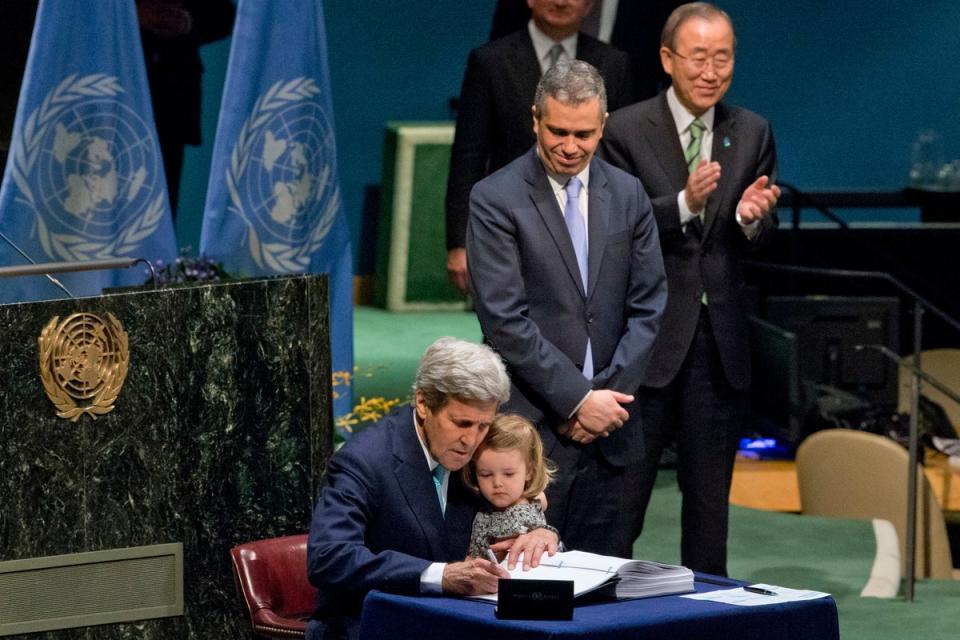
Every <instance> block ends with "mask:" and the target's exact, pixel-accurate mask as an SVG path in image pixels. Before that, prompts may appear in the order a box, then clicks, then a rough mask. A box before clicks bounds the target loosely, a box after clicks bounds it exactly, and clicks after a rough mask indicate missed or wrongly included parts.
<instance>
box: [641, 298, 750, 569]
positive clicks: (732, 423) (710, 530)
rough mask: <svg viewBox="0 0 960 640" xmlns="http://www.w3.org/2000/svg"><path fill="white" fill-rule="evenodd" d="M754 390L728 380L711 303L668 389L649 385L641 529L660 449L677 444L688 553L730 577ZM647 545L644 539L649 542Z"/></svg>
mask: <svg viewBox="0 0 960 640" xmlns="http://www.w3.org/2000/svg"><path fill="white" fill-rule="evenodd" d="M746 400H747V393H746V392H745V391H738V390H736V389H733V388H732V387H731V386H730V385H729V383H728V382H727V379H726V376H725V375H724V373H723V365H722V363H721V362H720V353H719V351H718V350H717V343H716V340H715V339H714V336H713V331H712V328H711V326H710V318H709V314H708V313H707V309H706V307H703V306H702V307H701V310H700V318H699V321H698V322H697V330H696V334H695V335H694V339H693V342H692V344H691V346H690V351H689V352H688V353H687V356H686V358H685V360H684V362H683V365H682V366H681V368H680V371H679V373H678V374H677V376H676V377H675V378H674V379H673V381H671V382H670V383H669V384H668V385H667V386H666V387H664V388H662V389H653V388H649V387H641V388H640V390H639V402H640V405H641V416H642V419H643V429H644V431H643V434H644V438H645V444H646V457H645V459H644V463H643V468H642V478H641V480H640V494H641V497H640V501H641V505H642V507H641V508H640V509H639V510H638V512H637V514H636V516H637V519H636V520H635V522H634V523H633V527H634V530H635V532H636V534H637V535H639V534H640V531H641V530H642V528H643V518H644V515H645V512H646V509H647V505H648V503H649V501H650V493H651V491H652V490H653V485H654V482H655V481H656V477H657V468H658V467H659V462H660V455H661V452H662V451H663V448H664V446H666V445H668V444H669V443H670V442H671V441H676V444H677V482H678V484H679V485H680V491H681V493H682V494H683V507H682V510H681V542H680V557H681V562H682V563H683V565H684V566H686V567H689V568H690V569H693V570H694V571H702V572H704V573H712V574H715V575H721V576H725V575H727V528H728V501H729V495H730V481H731V478H732V476H733V462H734V459H735V457H736V453H737V444H738V442H739V438H740V435H741V433H742V430H743V423H744V419H745V416H746ZM641 544H642V540H641Z"/></svg>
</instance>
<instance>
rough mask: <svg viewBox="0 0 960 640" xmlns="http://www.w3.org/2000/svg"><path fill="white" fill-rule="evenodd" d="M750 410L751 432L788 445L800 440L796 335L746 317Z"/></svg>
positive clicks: (800, 393)
mask: <svg viewBox="0 0 960 640" xmlns="http://www.w3.org/2000/svg"><path fill="white" fill-rule="evenodd" d="M750 364H751V368H752V369H753V377H752V382H751V384H750V409H751V415H752V423H753V430H754V431H756V432H757V433H759V434H762V435H765V436H772V437H775V438H777V439H780V440H786V441H787V442H790V443H796V442H798V441H799V440H800V438H801V436H802V433H801V429H802V427H803V412H804V408H803V406H802V402H803V389H802V385H801V383H800V349H799V341H798V340H797V335H796V334H795V333H793V332H792V331H787V330H786V329H783V328H781V327H778V326H777V325H775V324H773V323H771V322H767V321H766V320H763V319H762V318H757V317H756V316H750Z"/></svg>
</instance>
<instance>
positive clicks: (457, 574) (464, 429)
mask: <svg viewBox="0 0 960 640" xmlns="http://www.w3.org/2000/svg"><path fill="white" fill-rule="evenodd" d="M414 393H415V398H414V403H413V405H412V406H410V405H406V406H404V407H402V408H400V409H398V410H396V411H394V412H393V413H391V414H390V415H388V416H387V417H385V418H384V419H383V420H381V421H380V422H378V423H377V424H376V425H374V426H372V427H369V428H368V429H366V430H364V431H363V432H361V433H359V434H357V435H356V436H354V437H353V438H352V439H351V440H350V441H349V442H348V443H347V444H346V445H344V446H343V448H342V449H340V450H339V451H338V452H337V453H336V454H334V456H333V457H332V458H331V459H330V463H329V466H328V469H327V480H326V487H325V488H324V491H323V496H322V497H321V499H320V501H319V503H318V504H317V507H316V509H315V510H314V513H313V522H312V523H311V525H310V537H309V542H308V550H307V554H308V555H307V571H308V574H309V577H310V581H311V582H312V583H313V584H314V585H315V586H316V587H317V588H318V589H319V596H318V603H317V609H316V611H315V612H314V616H313V620H311V621H310V623H309V625H308V627H307V638H308V639H311V640H315V639H319V638H353V637H355V636H356V635H357V632H358V630H359V629H358V618H359V613H360V605H361V603H362V601H363V598H364V596H365V595H366V594H367V592H368V591H370V590H371V589H378V590H380V591H387V592H390V593H399V594H407V595H416V594H420V593H428V594H429V593H435V594H439V593H452V594H459V595H478V594H484V593H494V592H496V590H497V580H498V578H501V577H507V574H506V572H505V571H504V570H503V569H502V568H500V567H499V566H498V565H496V564H494V563H492V562H490V561H488V560H485V559H479V558H473V559H470V560H464V558H465V557H466V555H467V547H468V544H469V541H470V528H471V524H472V522H473V516H474V514H475V512H476V510H477V508H478V507H479V506H480V504H479V498H478V497H477V496H476V495H475V494H473V493H472V492H470V491H469V490H468V489H467V488H466V487H465V486H464V484H463V483H462V482H461V479H460V474H459V473H456V472H457V471H459V470H460V469H461V468H463V467H464V466H465V465H466V464H467V463H468V462H469V461H470V459H471V457H472V456H473V452H474V451H475V450H476V448H477V446H478V445H479V444H480V443H481V442H482V441H483V438H484V437H485V436H486V434H487V430H488V428H489V426H490V422H491V421H492V420H493V417H494V416H495V415H496V413H497V408H498V407H499V406H500V405H501V404H502V403H503V402H505V401H506V400H507V398H508V396H509V393H510V382H509V379H508V378H507V373H506V370H505V369H504V366H503V362H502V361H501V360H500V358H499V357H498V356H497V355H496V354H495V353H494V352H493V351H492V350H491V349H490V348H489V347H487V346H484V345H478V344H473V343H469V342H464V341H462V340H455V339H453V338H441V339H439V340H437V341H436V342H434V343H433V344H432V345H430V347H428V348H427V351H426V353H425V354H424V356H423V358H422V359H421V360H420V366H419V368H418V370H417V377H416V382H415V385H414ZM557 543H558V540H557V535H556V532H555V531H550V530H547V529H536V530H534V531H532V532H530V533H528V534H526V535H523V536H520V537H518V538H516V539H515V540H508V541H503V542H499V543H497V544H496V545H494V547H493V548H494V550H495V551H507V550H509V556H508V557H509V559H510V564H511V565H512V564H514V563H515V562H517V558H518V556H520V555H521V553H522V556H523V563H524V565H527V566H529V565H532V566H536V565H537V564H538V561H539V558H540V556H541V555H542V553H543V552H544V551H546V552H548V553H549V554H550V555H553V554H554V553H555V552H556V550H557Z"/></svg>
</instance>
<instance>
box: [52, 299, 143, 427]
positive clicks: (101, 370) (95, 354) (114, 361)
mask: <svg viewBox="0 0 960 640" xmlns="http://www.w3.org/2000/svg"><path fill="white" fill-rule="evenodd" d="M59 321H60V316H54V317H53V319H52V320H50V322H48V323H47V326H45V327H44V328H43V332H42V333H41V334H40V338H39V343H40V380H41V382H43V388H44V389H45V390H46V392H47V397H48V398H50V402H52V403H53V404H54V406H56V408H57V416H58V417H60V418H65V419H67V420H70V421H72V422H76V421H77V420H79V419H80V416H82V415H83V414H87V415H89V416H90V417H91V418H93V419H94V420H96V418H97V416H98V415H103V414H105V413H110V412H111V411H113V404H114V402H116V400H117V395H118V394H119V393H120V388H121V387H123V381H124V380H125V379H126V377H127V366H128V364H129V357H128V355H129V354H128V349H127V334H126V332H125V331H124V330H123V326H122V325H121V324H120V321H119V320H117V318H116V316H114V315H113V314H112V313H108V314H107V321H106V322H104V321H103V320H101V319H100V318H99V317H98V316H95V315H94V314H92V313H74V314H73V315H70V316H67V318H66V319H65V320H64V321H63V322H59Z"/></svg>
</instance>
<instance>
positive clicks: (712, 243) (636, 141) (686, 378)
mask: <svg viewBox="0 0 960 640" xmlns="http://www.w3.org/2000/svg"><path fill="white" fill-rule="evenodd" d="M600 154H601V155H602V156H603V157H604V158H606V159H608V160H609V161H610V162H611V163H613V164H614V165H616V166H618V167H620V168H622V169H624V170H626V171H628V172H630V173H632V174H633V175H635V176H637V177H639V178H640V181H641V182H642V183H643V187H644V189H645V190H646V192H647V194H648V195H649V196H650V198H651V200H652V202H653V210H654V213H655V215H656V217H657V226H658V228H659V231H660V246H661V248H662V250H663V258H664V266H665V268H666V271H667V288H668V291H669V297H668V302H667V310H666V312H665V313H664V317H663V325H662V330H661V331H660V334H659V335H658V336H657V342H656V345H655V346H654V350H653V355H652V356H651V359H650V365H649V366H648V367H647V372H646V375H645V376H644V380H643V385H644V386H645V387H646V388H645V389H644V390H643V391H642V393H641V402H642V404H643V419H644V430H645V433H646V434H647V443H648V459H647V464H646V467H647V469H648V470H649V471H650V473H649V474H648V476H647V477H646V478H645V479H644V485H645V486H644V487H643V490H644V493H645V495H646V496H647V498H646V499H649V492H650V490H651V489H652V486H653V481H654V479H655V477H656V467H657V463H658V461H659V457H660V449H661V447H662V445H663V444H664V442H665V441H666V440H669V439H671V438H672V437H676V438H677V440H678V455H679V459H678V479H679V481H680V485H681V489H682V490H683V491H684V502H683V504H684V507H683V509H684V510H683V542H682V545H681V546H682V550H683V553H682V555H683V563H684V564H685V565H687V566H689V567H691V568H693V569H697V570H700V571H706V572H711V573H720V574H722V573H725V571H726V532H727V495H728V493H729V485H730V477H731V474H732V470H733V460H734V455H735V453H736V443H737V438H738V435H739V430H740V428H741V426H742V420H743V411H744V403H745V400H746V389H747V388H748V386H749V384H750V348H749V343H748V338H749V333H748V321H747V315H746V300H745V296H744V291H743V288H744V281H743V272H742V265H741V258H742V256H743V255H744V254H745V253H746V252H747V251H749V250H750V249H751V248H752V247H755V246H757V245H759V244H761V243H762V242H763V241H764V240H766V238H767V237H768V236H769V233H770V231H772V230H773V229H774V228H775V227H776V224H777V218H776V212H771V214H770V215H768V216H767V217H765V218H764V219H763V220H762V221H761V222H760V227H759V232H758V234H757V235H756V236H754V237H753V239H752V240H748V239H747V237H746V236H745V235H744V233H743V230H742V229H741V228H740V225H739V224H738V223H737V220H736V207H737V204H738V202H739V201H740V196H741V195H742V194H743V191H744V190H745V189H746V188H747V187H748V186H749V185H750V184H751V183H752V182H754V181H755V180H756V179H757V178H758V177H759V176H761V175H767V176H769V177H770V179H771V182H772V181H774V180H775V179H776V151H775V148H774V142H773V134H772V132H771V130H770V125H769V124H768V123H767V121H766V120H764V119H763V118H761V117H760V116H758V115H756V114H754V113H751V112H750V111H747V110H745V109H740V108H737V107H733V106H730V105H727V104H724V103H722V102H721V103H720V104H718V105H717V106H716V111H715V118H714V134H713V146H712V151H711V159H712V160H714V161H716V162H719V163H720V167H721V175H720V181H719V184H718V187H717V190H716V191H715V192H714V193H712V194H711V195H710V197H709V199H708V200H707V207H706V211H705V216H704V223H703V231H702V235H701V236H700V237H697V235H696V234H695V233H689V232H688V233H685V232H684V229H683V228H682V227H681V224H680V212H679V207H678V205H677V194H678V193H679V192H680V191H682V190H683V189H684V187H685V186H686V181H687V177H688V171H687V167H686V163H685V162H684V159H683V149H682V148H681V145H680V139H679V136H678V135H677V128H676V125H675V124H674V120H673V116H672V114H671V113H670V109H669V106H668V104H667V100H666V94H665V93H662V94H660V95H659V96H657V97H656V98H652V99H650V100H646V101H644V102H640V103H638V104H635V105H631V106H629V107H626V108H624V109H621V110H619V111H617V112H615V113H613V114H612V115H611V116H610V119H609V121H608V123H607V126H606V129H605V132H604V137H603V140H602V141H601V148H600ZM704 292H706V294H707V300H708V303H709V304H708V305H707V306H706V307H704V308H701V307H703V305H702V304H701V298H702V295H703V293H704ZM693 496H696V497H693ZM646 499H645V501H644V505H645V504H646ZM644 508H645V506H644ZM642 518H643V516H642V514H641V516H640V519H639V521H638V523H637V527H638V530H637V533H638V534H639V529H640V528H641V527H642V524H643V519H642Z"/></svg>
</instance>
